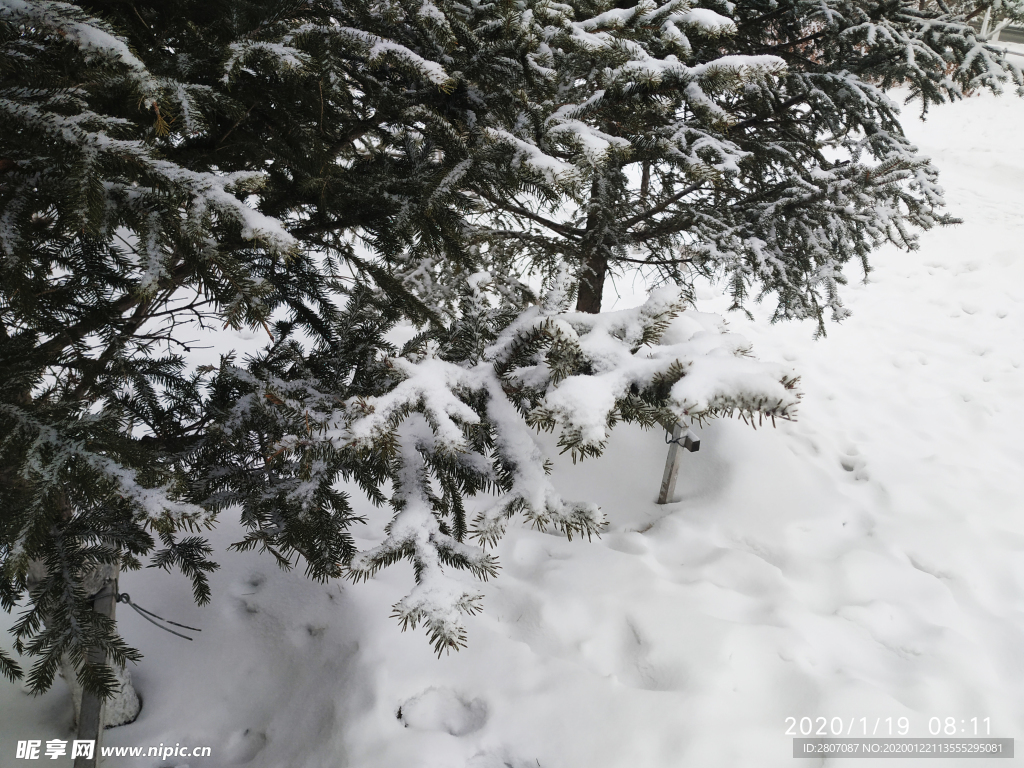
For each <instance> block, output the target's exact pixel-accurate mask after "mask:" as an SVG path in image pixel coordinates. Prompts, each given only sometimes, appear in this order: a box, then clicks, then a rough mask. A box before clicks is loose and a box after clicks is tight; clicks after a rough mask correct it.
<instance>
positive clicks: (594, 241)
mask: <svg viewBox="0 0 1024 768" xmlns="http://www.w3.org/2000/svg"><path fill="white" fill-rule="evenodd" d="M600 183H601V179H600V177H597V178H595V179H594V181H593V183H592V184H591V186H590V210H589V211H588V212H587V227H586V230H585V233H584V235H583V237H582V238H581V245H582V246H583V259H582V263H581V264H580V287H579V290H578V291H577V292H576V311H577V312H588V313H590V314H592V315H596V314H598V313H599V312H600V311H601V297H602V296H603V295H604V278H605V275H606V274H607V273H608V257H607V255H606V254H605V250H604V248H603V247H602V246H603V243H602V242H601V237H600V235H598V234H597V231H598V230H599V229H600V227H601V225H602V221H601V220H602V218H603V215H604V213H605V212H604V211H601V210H600V207H599V204H598V203H597V202H596V201H597V198H598V196H599V195H600Z"/></svg>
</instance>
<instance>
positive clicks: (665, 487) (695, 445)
mask: <svg viewBox="0 0 1024 768" xmlns="http://www.w3.org/2000/svg"><path fill="white" fill-rule="evenodd" d="M683 448H686V450H688V451H690V452H693V451H699V450H700V438H698V437H697V436H696V435H694V434H693V432H691V431H690V428H689V427H688V426H687V425H685V424H683V423H682V422H681V421H677V422H676V423H675V425H674V426H673V427H672V438H671V440H670V441H669V445H668V458H666V459H665V474H664V475H662V478H661V493H659V494H658V503H659V504H668V503H669V502H670V501H671V499H672V497H673V496H675V495H676V479H677V478H678V477H679V462H680V459H682V456H683Z"/></svg>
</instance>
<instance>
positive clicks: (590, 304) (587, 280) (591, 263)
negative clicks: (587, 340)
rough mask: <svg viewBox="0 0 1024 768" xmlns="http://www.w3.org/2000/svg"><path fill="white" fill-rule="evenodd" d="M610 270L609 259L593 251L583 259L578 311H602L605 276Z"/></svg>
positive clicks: (577, 298)
mask: <svg viewBox="0 0 1024 768" xmlns="http://www.w3.org/2000/svg"><path fill="white" fill-rule="evenodd" d="M607 272H608V259H606V258H605V257H604V256H603V255H601V254H599V253H593V252H591V253H590V254H588V256H587V257H586V258H585V259H584V261H583V268H582V269H581V271H580V288H579V292H578V293H577V294H576V311H577V312H589V313H590V314H592V315H596V314H597V313H599V312H600V311H601V297H602V295H603V294H604V278H605V275H606V274H607Z"/></svg>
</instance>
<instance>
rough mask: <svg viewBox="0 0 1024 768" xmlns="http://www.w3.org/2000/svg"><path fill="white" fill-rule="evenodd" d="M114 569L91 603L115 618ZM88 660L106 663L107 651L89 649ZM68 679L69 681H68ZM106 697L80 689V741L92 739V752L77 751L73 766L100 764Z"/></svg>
mask: <svg viewBox="0 0 1024 768" xmlns="http://www.w3.org/2000/svg"><path fill="white" fill-rule="evenodd" d="M117 573H118V572H117V570H116V569H115V570H113V572H112V574H111V575H110V576H108V578H106V579H105V580H104V582H103V588H102V589H100V591H99V592H98V593H97V594H96V595H95V596H94V597H93V603H92V607H93V610H94V611H96V613H99V614H101V615H103V616H106V617H108V618H109V619H110V620H111V621H113V619H114V608H115V606H116V605H117ZM88 661H89V662H90V663H92V664H106V663H107V654H106V651H104V650H102V649H94V650H91V651H89V656H88ZM69 683H70V681H69ZM105 710H106V700H105V699H104V698H103V697H102V696H99V695H97V694H96V693H94V692H93V691H89V690H83V691H82V704H81V707H80V708H79V711H78V734H77V737H76V738H77V739H78V740H79V741H92V742H93V743H94V745H95V746H94V748H93V751H92V755H90V756H89V757H86V756H85V755H79V756H78V757H76V758H75V766H74V768H96V766H97V765H98V764H99V754H100V744H101V742H102V740H103V715H104V711H105Z"/></svg>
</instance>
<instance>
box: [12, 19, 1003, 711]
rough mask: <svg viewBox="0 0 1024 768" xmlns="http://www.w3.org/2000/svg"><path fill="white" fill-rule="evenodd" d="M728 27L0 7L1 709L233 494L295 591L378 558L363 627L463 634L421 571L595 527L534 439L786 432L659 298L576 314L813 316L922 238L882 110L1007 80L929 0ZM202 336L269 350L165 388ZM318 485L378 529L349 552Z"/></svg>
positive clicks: (790, 387) (925, 218)
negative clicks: (624, 294)
mask: <svg viewBox="0 0 1024 768" xmlns="http://www.w3.org/2000/svg"><path fill="white" fill-rule="evenodd" d="M762 5H763V7H762ZM762 5H759V4H757V3H754V4H752V5H750V4H748V5H747V6H744V5H736V6H733V5H732V4H726V3H721V4H716V3H714V2H712V3H710V4H705V5H704V6H703V7H697V6H695V5H689V4H686V3H681V2H673V3H670V4H668V5H665V6H661V7H654V6H648V5H640V6H637V7H635V8H634V7H628V8H624V9H618V8H614V7H612V6H610V5H608V4H586V3H578V4H575V5H571V4H570V5H567V4H560V3H558V4H556V3H548V2H546V1H541V2H515V3H513V2H495V3H489V2H488V3H484V2H470V3H459V4H456V3H444V2H442V3H431V2H423V0H416V1H415V2H413V1H412V0H385V1H384V2H379V1H376V0H375V1H373V2H369V1H367V2H349V1H347V0H345V1H343V0H203V1H202V2H199V0H172V1H167V2H156V1H155V0H153V1H152V2H143V1H141V0H140V1H139V2H134V3H122V2H114V0H90V1H88V2H85V1H83V2H76V3H65V2H56V1H55V0H37V1H35V2H25V0H0V78H2V80H0V259H2V260H3V269H2V272H0V315H2V326H0V371H2V374H0V375H2V377H3V382H2V386H0V429H2V432H3V435H4V439H3V440H2V442H0V466H2V467H3V472H2V473H0V504H2V508H3V510H4V512H3V515H2V516H0V604H2V605H3V607H4V608H5V610H8V611H10V610H12V609H13V608H14V607H15V605H16V604H17V603H18V601H19V600H21V599H22V598H23V597H25V596H26V594H27V596H28V598H29V607H28V609H27V610H26V612H25V613H24V614H23V616H22V617H21V618H20V619H19V620H18V622H17V623H16V625H15V628H14V632H15V638H16V648H17V650H18V651H19V652H22V653H24V654H27V655H29V656H32V657H35V662H34V664H33V666H32V669H31V670H30V671H29V673H28V679H29V682H30V684H31V686H32V687H33V688H35V689H36V690H42V689H45V688H46V687H47V686H49V685H50V683H51V682H52V680H53V677H54V675H55V674H56V671H57V669H58V667H59V665H60V660H61V659H62V658H64V657H68V658H70V659H71V661H72V662H73V664H74V665H75V666H76V667H77V669H78V671H79V678H80V680H81V682H82V683H83V684H84V685H85V686H86V687H88V688H90V689H92V690H96V691H99V692H102V693H106V694H109V693H110V692H111V690H112V688H113V686H114V685H115V681H114V678H113V676H112V674H111V671H110V670H109V669H107V668H106V667H103V666H102V665H95V664H89V663H87V661H86V657H87V652H88V651H89V650H90V649H96V648H100V649H103V650H105V651H106V653H107V655H108V658H109V659H110V660H111V662H112V663H114V664H115V665H116V664H123V663H124V662H125V661H127V660H129V659H134V658H137V656H138V654H137V651H134V650H133V649H130V648H128V647H127V646H126V645H125V644H124V643H123V642H122V641H121V640H120V638H119V637H118V636H117V634H116V628H115V627H114V626H112V624H111V622H109V621H105V620H104V619H103V617H100V616H98V615H96V614H95V613H94V612H93V611H92V610H90V605H89V602H88V599H87V598H88V595H87V594H86V592H85V590H84V588H83V586H82V582H83V578H84V574H86V573H87V572H88V571H89V569H91V568H94V567H95V566H96V565H97V564H117V565H118V566H119V567H120V568H122V569H133V568H139V567H141V566H142V565H143V562H144V561H145V560H146V559H148V562H149V564H150V565H153V566H156V567H161V568H165V569H173V568H177V569H179V570H181V571H182V572H183V573H184V574H185V575H187V576H188V577H189V578H190V579H191V580H192V583H193V589H194V592H195V597H196V599H197V601H199V602H204V601H206V600H208V599H209V594H210V593H209V586H208V584H207V574H208V573H209V572H210V571H211V570H212V569H214V568H215V567H216V564H215V563H214V562H213V560H212V559H211V555H212V550H211V549H210V547H209V545H208V544H207V542H206V541H205V539H204V538H203V537H202V535H201V532H202V530H203V528H204V527H210V526H212V525H213V524H214V523H215V521H216V519H217V516H218V515H219V514H221V513H224V512H225V510H227V509H229V508H230V509H236V508H237V509H240V510H241V517H242V521H243V523H244V525H245V526H246V528H247V534H246V536H245V539H244V540H243V541H242V542H240V543H239V545H238V546H239V547H241V548H243V549H245V548H260V549H262V550H265V551H267V552H268V553H270V554H271V555H273V556H275V557H277V559H278V561H279V562H280V563H281V564H282V565H286V566H291V565H294V564H295V563H297V562H300V561H301V562H302V563H304V566H305V568H306V570H307V572H308V573H309V574H310V576H311V577H313V578H318V579H323V578H334V577H349V578H355V579H359V578H365V577H368V576H369V575H371V574H372V573H374V572H375V571H376V570H377V569H379V568H381V567H383V566H386V565H388V564H389V563H392V562H395V561H396V560H398V559H402V558H407V559H409V560H411V561H412V563H413V564H414V567H415V574H416V584H415V585H414V588H413V590H412V591H411V592H410V594H409V595H408V596H407V597H406V598H404V599H403V600H402V601H401V602H399V603H398V604H397V605H396V606H395V612H396V615H397V616H398V617H399V619H400V620H401V622H402V623H403V624H404V625H407V626H415V625H417V624H423V625H425V626H426V627H427V630H428V632H429V635H430V637H431V640H432V642H433V643H434V645H435V647H436V648H437V649H438V650H439V651H443V650H444V649H447V648H452V647H457V646H458V645H460V644H461V643H463V642H464V638H465V632H464V628H463V625H462V623H461V619H460V616H461V614H463V613H466V612H472V611H474V610H476V608H477V606H478V603H479V595H478V593H476V591H475V590H472V589H469V588H467V587H466V586H465V584H464V583H463V582H460V581H458V580H456V579H450V578H449V577H448V576H447V575H446V574H447V573H448V572H449V571H450V570H451V569H452V568H456V569H458V568H462V569H468V570H469V571H471V572H472V573H475V574H476V575H478V576H480V577H487V576H489V575H491V574H493V573H494V571H495V568H496V562H495V559H494V557H493V555H492V554H491V553H490V552H489V551H487V547H489V546H492V545H493V544H494V543H495V542H496V541H497V539H498V538H499V537H500V536H501V533H502V531H503V529H504V526H505V525H506V524H507V521H508V519H509V518H510V517H511V516H512V515H515V514H517V513H522V514H523V515H524V516H525V517H526V518H527V519H528V520H530V521H531V522H532V523H533V524H534V525H537V526H542V527H543V526H553V527H555V528H557V529H559V530H561V531H563V532H564V533H565V534H567V535H585V536H590V535H592V534H593V533H595V532H597V531H598V530H600V528H601V526H602V525H603V520H602V518H601V516H600V514H599V512H598V510H596V509H595V508H594V507H593V506H591V505H588V504H586V503H574V502H570V501H566V500H563V499H561V498H559V497H558V495H557V494H556V493H555V492H554V490H553V489H552V487H551V486H550V484H549V483H548V482H547V480H546V478H545V475H546V462H545V459H544V457H543V456H542V455H541V454H540V452H539V450H538V449H537V448H536V446H535V443H534V442H533V441H532V439H531V437H530V432H531V430H532V429H549V430H557V431H558V432H559V435H560V438H559V439H560V443H561V445H562V447H563V448H564V449H565V450H567V451H571V452H572V453H573V455H574V456H577V457H585V456H590V455H594V454H596V453H598V452H600V450H601V449H602V448H603V446H604V445H605V443H606V441H607V439H608V431H609V429H610V428H611V427H612V426H613V425H614V424H615V423H616V422H618V421H633V422H637V423H640V424H643V425H646V426H653V425H655V424H662V425H667V424H671V423H672V422H673V421H675V420H676V419H678V418H681V417H684V416H686V417H690V418H702V417H711V416H716V415H722V414H728V413H739V414H742V415H744V416H745V417H754V416H755V415H756V416H757V417H759V418H762V417H764V416H765V415H768V416H771V417H775V416H779V417H782V418H787V417H790V416H791V415H792V413H793V409H794V407H795V405H796V401H797V394H796V391H795V388H794V387H795V382H794V380H793V379H792V377H791V376H790V375H789V374H788V373H787V372H786V371H785V370H784V369H782V368H778V367H776V366H771V365H766V364H762V363H758V362H757V361H755V360H753V359H751V358H750V357H749V351H748V350H746V349H745V348H744V347H743V346H742V345H741V344H740V343H739V342H738V341H737V340H736V339H734V338H733V337H731V336H729V335H728V334H726V333H724V332H723V329H721V328H718V327H715V326H709V327H706V328H704V327H695V330H694V332H693V333H691V334H690V335H685V334H684V335H680V334H679V333H678V332H677V331H671V332H668V333H666V330H667V329H670V323H671V321H672V319H673V318H674V317H677V316H678V315H679V314H680V313H681V312H683V310H684V308H685V306H686V303H687V294H686V292H685V290H684V291H682V292H680V291H679V290H668V291H667V292H661V293H657V294H655V295H654V296H652V298H651V300H650V301H649V302H648V303H647V304H646V305H644V307H642V308H639V309H637V310H633V311H630V312H625V313H609V314H606V315H594V316H590V315H587V314H579V313H575V312H570V311H569V308H570V304H571V302H572V301H573V300H574V299H575V298H576V293H577V291H578V293H579V296H580V297H582V298H579V299H576V300H577V302H578V304H579V306H580V308H581V309H584V310H587V311H592V310H594V309H596V305H595V298H594V297H595V296H596V297H599V296H600V285H599V279H598V278H599V277H600V275H601V274H603V272H602V270H603V269H607V268H608V267H609V266H611V267H614V266H615V265H616V264H620V263H631V262H628V261H627V260H629V259H636V260H639V261H641V262H643V263H645V264H647V265H649V266H651V267H653V268H657V269H659V270H661V273H662V274H663V275H664V276H667V277H670V278H673V279H675V280H677V281H679V282H681V283H682V284H683V285H684V286H685V285H686V283H687V281H688V279H689V274H690V273H689V272H688V271H686V270H688V269H694V270H697V271H705V272H713V271H715V270H718V271H724V272H725V273H727V274H728V275H729V276H730V277H731V279H732V280H733V285H734V291H735V293H736V296H737V300H738V301H740V300H742V299H743V298H744V295H745V293H746V291H747V290H748V288H749V287H750V286H751V285H759V286H762V287H763V288H764V289H766V290H768V291H775V292H776V293H778V294H779V296H780V314H782V315H801V314H811V315H820V311H821V308H823V307H827V306H831V307H833V309H836V310H837V311H839V309H840V304H839V302H838V298H837V296H836V295H835V285H836V284H837V283H838V282H839V281H840V280H841V276H840V273H839V269H840V268H841V266H842V264H843V262H844V261H845V260H846V259H848V258H850V257H851V255H860V256H863V255H865V254H866V253H867V251H868V249H869V248H870V247H871V245H873V244H874V243H875V242H877V241H880V240H881V239H884V238H886V237H889V238H893V239H902V240H903V241H904V242H906V243H910V242H912V233H911V231H910V228H911V227H912V226H915V225H916V226H927V225H930V224H931V223H933V222H936V221H939V220H940V218H941V215H940V214H939V213H937V212H936V209H937V207H938V205H939V203H940V199H939V197H938V193H937V191H936V189H935V187H934V183H933V176H934V174H933V171H932V170H931V168H930V166H928V165H927V163H926V162H924V161H923V160H921V159H920V158H918V157H916V156H915V155H914V153H913V150H912V149H911V148H910V147H909V145H907V143H906V141H905V140H904V139H903V138H902V136H901V134H900V132H899V126H898V123H897V122H896V121H895V112H894V107H893V105H892V104H890V103H889V102H888V101H887V100H886V99H885V97H884V96H883V95H882V92H883V90H884V89H885V88H886V87H889V86H891V85H894V84H896V83H898V82H902V81H907V80H909V81H910V82H911V83H912V84H913V85H914V87H915V88H916V89H917V91H918V93H919V94H920V96H921V97H922V98H923V99H924V100H925V104H930V103H934V102H936V101H938V100H941V99H943V98H948V97H950V96H955V95H959V94H960V92H961V90H962V89H964V88H968V87H979V86H985V87H992V88H997V87H998V85H999V82H1000V81H1001V79H1005V78H1006V77H1010V76H1013V77H1016V78H1018V81H1019V76H1020V75H1019V71H1015V70H1012V69H1011V68H1009V67H1008V65H1006V63H1005V62H1003V61H1002V60H1001V59H1000V58H999V56H998V55H997V54H996V53H995V52H994V51H993V50H992V49H990V48H986V47H985V46H984V45H981V44H978V43H977V42H976V39H975V38H974V37H973V32H972V31H971V30H970V29H968V28H967V27H965V26H964V24H963V23H962V21H963V17H962V16H961V17H956V18H953V17H951V16H949V15H948V14H947V13H946V10H945V9H943V8H940V9H939V10H921V9H918V7H917V6H916V5H915V6H910V5H906V4H897V5H896V6H892V5H891V4H885V5H878V6H877V7H876V6H874V5H870V4H861V5H857V4H843V3H840V4H834V7H833V6H831V5H825V6H823V5H821V4H820V3H813V4H812V3H795V2H791V3H788V4H779V3H776V2H773V3H767V4H762ZM958 19H959V20H958ZM901 35H902V37H901ZM804 38H809V39H806V40H805V39H804ZM879 40H883V41H887V42H881V43H880V42H878V41H879ZM901 46H902V47H901ZM908 46H909V49H910V50H912V51H913V53H914V56H913V57H907V56H906V55H905V53H906V51H907V50H908ZM936 51H937V52H939V53H938V56H939V58H935V56H934V55H933V54H934V52H936ZM930 52H931V53H930ZM900 56H902V57H903V58H900ZM915 61H916V62H918V63H914V62H915ZM907 62H910V63H907ZM943 62H944V63H943ZM947 70H952V72H947ZM940 72H941V76H940ZM836 151H846V152H847V153H848V154H849V156H850V161H849V162H845V163H843V162H837V161H835V160H834V159H832V158H833V156H834V154H835V152H836ZM574 211H575V213H574ZM566 212H568V213H567V215H563V214H566ZM567 266H568V267H569V268H570V269H571V270H576V271H575V273H573V272H572V271H566V269H565V267H567ZM532 270H539V271H540V272H541V273H543V275H544V276H545V290H544V291H543V292H542V293H541V294H539V295H538V294H536V293H535V292H534V291H532V290H531V289H530V288H528V287H527V286H526V285H525V284H524V282H523V278H524V277H525V275H526V273H528V272H530V271H532ZM573 274H575V277H573V276H572V275H573ZM588 297H589V298H588ZM402 322H411V323H413V324H414V325H416V326H417V328H418V330H419V333H418V335H417V336H416V337H415V338H414V339H413V340H412V341H410V342H409V343H408V344H406V345H404V347H402V348H401V349H399V348H396V347H395V346H394V345H392V344H391V343H390V342H389V341H388V333H389V331H391V330H392V329H393V328H394V327H395V326H396V325H397V324H399V323H402ZM692 322H694V323H696V322H698V321H697V320H696V319H694V320H692ZM698 325H699V324H698ZM225 326H227V327H235V328H240V327H249V328H256V329H260V331H261V332H266V333H267V334H268V339H269V341H268V344H267V347H266V349H265V350H264V352H263V353H262V354H261V355H259V356H257V357H256V358H255V359H253V360H251V361H240V360H237V359H236V358H235V357H233V356H232V355H230V354H226V355H225V356H224V358H223V359H222V361H221V364H220V366H218V367H216V368H214V369H209V368H206V369H194V368H191V367H190V366H189V364H188V352H189V350H188V348H187V347H188V342H187V341H186V339H188V338H192V335H194V333H195V330H196V329H203V328H214V329H216V328H220V327H225ZM672 328H675V326H672ZM342 481H344V482H347V483H348V487H350V488H358V489H359V490H360V492H361V493H363V494H365V495H366V496H367V497H368V498H369V499H370V500H371V501H372V502H373V503H374V504H376V505H377V506H378V507H385V506H388V507H390V508H391V511H390V513H388V514H389V515H390V524H389V526H388V529H387V536H386V538H385V540H384V541H382V542H380V544H379V546H378V547H376V548H373V549H371V550H369V551H364V552H359V551H357V548H356V546H355V544H354V542H353V539H352V537H351V533H350V530H351V528H352V526H353V525H356V524H358V523H359V522H360V518H359V517H358V516H357V514H356V512H355V510H354V507H353V506H352V503H351V501H350V499H349V497H348V495H347V494H346V493H344V492H342V491H341V490H340V489H339V488H340V485H339V483H340V482H342ZM389 490H391V492H390V494H389ZM486 494H491V495H492V496H493V502H492V503H491V504H483V503H482V502H481V501H480V499H479V498H476V497H482V496H483V495H486ZM33 562H36V563H41V564H42V565H43V566H44V568H43V576H42V578H41V579H40V580H39V581H38V582H33V586H32V588H31V589H29V588H28V570H29V566H30V564H31V563H33ZM0 671H3V672H4V673H5V674H7V675H8V676H17V675H18V674H20V673H21V671H20V668H19V667H18V665H17V664H16V663H15V661H14V660H12V659H8V658H6V657H4V656H0Z"/></svg>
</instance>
